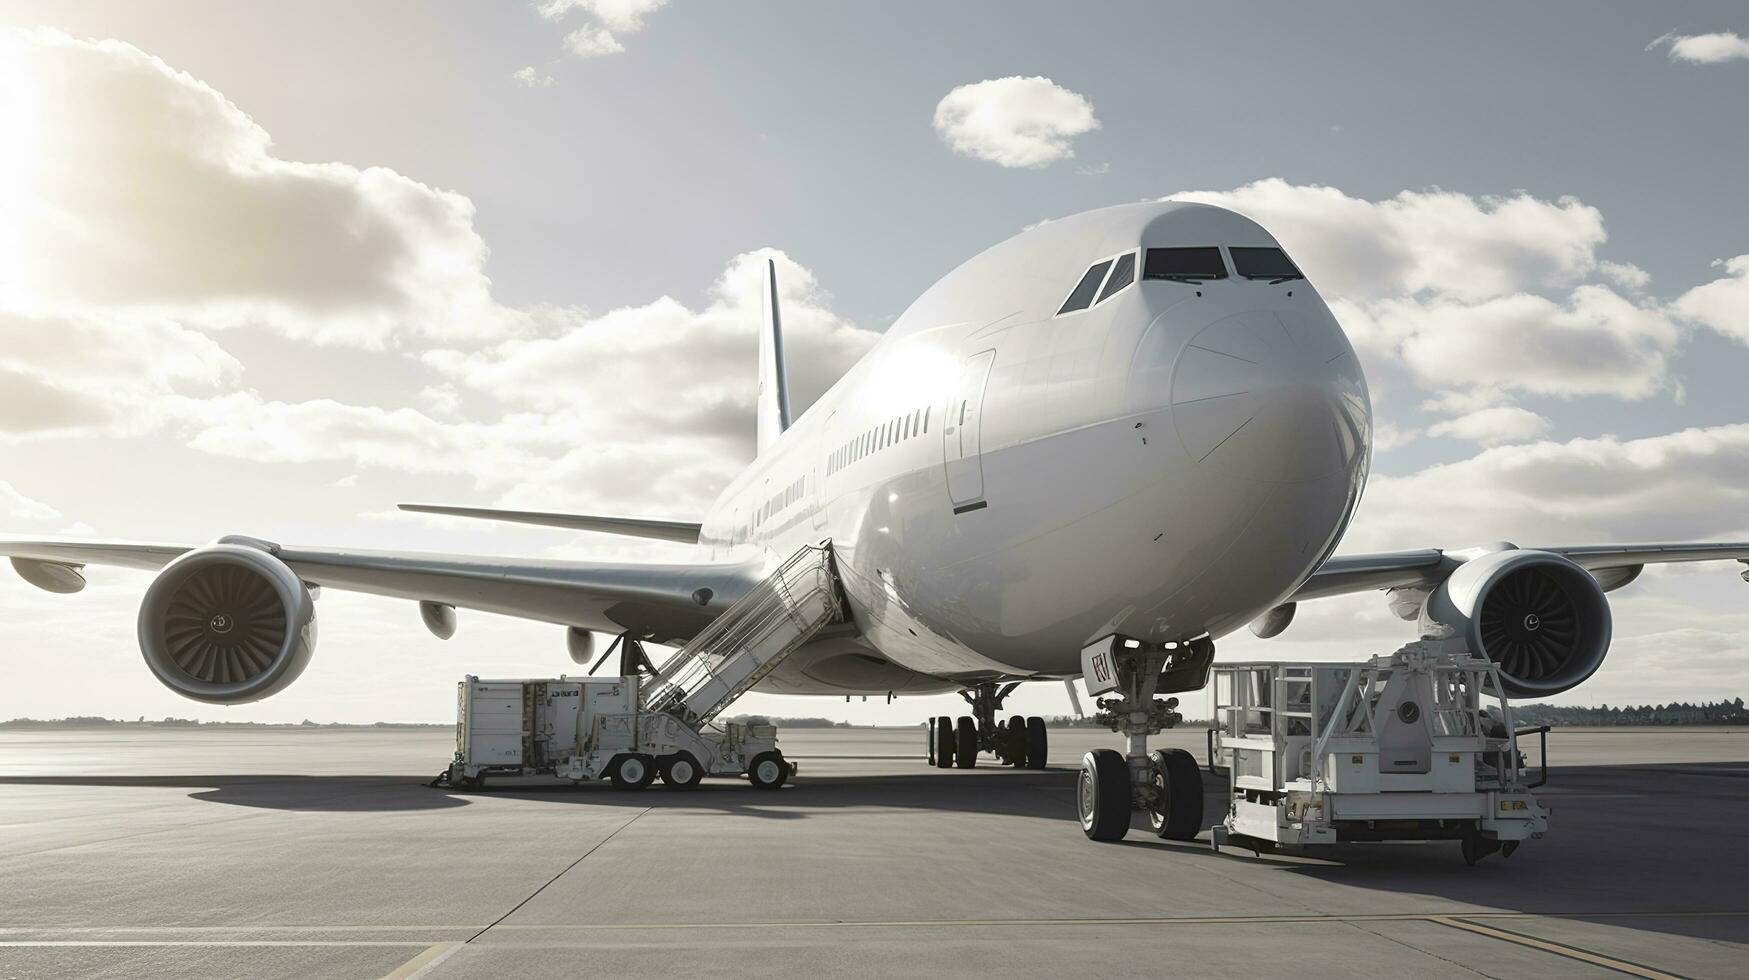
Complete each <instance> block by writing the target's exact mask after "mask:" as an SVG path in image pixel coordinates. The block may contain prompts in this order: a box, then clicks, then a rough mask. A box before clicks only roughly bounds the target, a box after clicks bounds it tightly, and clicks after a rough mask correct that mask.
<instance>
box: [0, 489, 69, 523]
mask: <svg viewBox="0 0 1749 980" xmlns="http://www.w3.org/2000/svg"><path fill="white" fill-rule="evenodd" d="M0 517H4V518H5V519H7V520H9V521H55V520H60V517H61V512H60V511H58V510H56V509H54V508H53V507H50V506H49V505H48V504H44V503H39V502H37V501H35V500H32V499H30V498H29V497H26V496H25V495H24V494H22V493H19V492H18V491H17V490H15V489H13V486H12V484H10V483H7V482H6V481H5V480H0Z"/></svg>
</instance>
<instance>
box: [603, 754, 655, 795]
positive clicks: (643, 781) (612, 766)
mask: <svg viewBox="0 0 1749 980" xmlns="http://www.w3.org/2000/svg"><path fill="white" fill-rule="evenodd" d="M607 778H608V779H611V780H613V788H614V789H643V788H644V787H645V786H648V785H650V782H651V781H652V780H654V779H655V778H656V766H655V763H654V760H652V759H651V758H650V757H649V756H647V755H636V754H628V755H621V756H615V757H614V760H613V761H612V762H610V763H608V764H607Z"/></svg>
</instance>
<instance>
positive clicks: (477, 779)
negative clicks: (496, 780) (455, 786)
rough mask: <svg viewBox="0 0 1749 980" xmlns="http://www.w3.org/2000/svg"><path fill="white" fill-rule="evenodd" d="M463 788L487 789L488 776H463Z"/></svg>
mask: <svg viewBox="0 0 1749 980" xmlns="http://www.w3.org/2000/svg"><path fill="white" fill-rule="evenodd" d="M462 788H463V789H470V790H481V789H485V788H486V777H485V776H463V777H462Z"/></svg>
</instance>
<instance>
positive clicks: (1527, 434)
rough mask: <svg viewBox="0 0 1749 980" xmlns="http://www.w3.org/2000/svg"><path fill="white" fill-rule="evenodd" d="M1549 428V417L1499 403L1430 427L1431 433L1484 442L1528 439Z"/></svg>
mask: <svg viewBox="0 0 1749 980" xmlns="http://www.w3.org/2000/svg"><path fill="white" fill-rule="evenodd" d="M1548 429H1549V420H1548V419H1546V418H1543V417H1542V416H1541V415H1538V414H1537V413H1535V412H1532V411H1530V410H1529V409H1525V408H1519V407H1518V406H1516V405H1497V406H1495V407H1493V408H1484V409H1481V410H1479V411H1475V412H1471V413H1469V414H1468V415H1460V416H1458V417H1457V418H1454V419H1446V420H1445V421H1443V422H1436V423H1434V424H1433V425H1430V426H1428V427H1427V434H1428V435H1434V436H1451V437H1452V438H1454V439H1462V440H1464V441H1466V442H1473V443H1476V444H1478V445H1482V446H1498V445H1501V444H1503V443H1510V442H1524V441H1525V440H1527V439H1533V438H1535V437H1537V436H1540V435H1542V434H1543V433H1544V432H1547V431H1548Z"/></svg>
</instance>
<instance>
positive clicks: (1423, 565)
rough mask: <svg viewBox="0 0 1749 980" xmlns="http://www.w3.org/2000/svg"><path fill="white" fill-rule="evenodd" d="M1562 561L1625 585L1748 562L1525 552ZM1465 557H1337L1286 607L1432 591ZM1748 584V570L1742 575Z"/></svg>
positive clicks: (1601, 548)
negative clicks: (1684, 565) (1650, 570)
mask: <svg viewBox="0 0 1749 980" xmlns="http://www.w3.org/2000/svg"><path fill="white" fill-rule="evenodd" d="M1523 550H1525V551H1548V552H1553V553H1555V554H1557V555H1562V556H1565V557H1566V558H1568V559H1570V560H1572V561H1573V562H1574V563H1575V564H1577V565H1579V567H1581V568H1584V569H1585V570H1586V571H1589V572H1592V573H1594V574H1596V573H1602V572H1614V573H1618V575H1617V581H1618V582H1619V584H1624V585H1625V584H1626V583H1627V582H1628V581H1630V580H1631V579H1632V577H1633V576H1634V575H1637V574H1638V573H1639V570H1640V569H1641V568H1643V567H1644V566H1646V565H1654V564H1663V563H1667V562H1688V561H1729V560H1736V561H1741V562H1745V563H1749V542H1737V543H1734V544H1733V543H1721V544H1630V545H1579V546H1574V547H1553V548H1525V549H1523ZM1467 557H1468V556H1467V555H1464V554H1463V553H1460V552H1451V553H1447V552H1444V551H1440V550H1439V549H1437V548H1427V549H1424V550H1421V551H1394V552H1387V553H1385V554H1376V555H1337V556H1335V557H1333V558H1331V559H1330V560H1328V561H1326V562H1325V563H1324V564H1323V565H1321V566H1319V568H1318V570H1317V571H1315V572H1313V573H1312V577H1311V578H1309V579H1307V580H1306V581H1305V582H1304V583H1303V584H1302V585H1301V586H1300V587H1299V588H1298V589H1297V590H1295V591H1294V594H1293V595H1291V596H1289V597H1288V601H1289V602H1301V601H1304V600H1306V599H1322V598H1326V597H1328V596H1336V595H1346V594H1348V593H1351V592H1365V591H1368V590H1371V589H1403V588H1432V587H1434V586H1437V585H1438V584H1439V583H1440V581H1441V580H1443V579H1444V578H1445V576H1446V575H1448V574H1450V573H1451V570H1452V569H1453V568H1455V567H1457V565H1458V564H1460V563H1461V562H1463V561H1464V560H1465V559H1466V558H1467ZM1743 574H1744V577H1745V578H1746V579H1749V570H1745V572H1744V573H1743Z"/></svg>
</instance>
